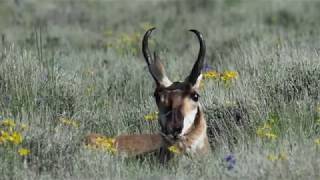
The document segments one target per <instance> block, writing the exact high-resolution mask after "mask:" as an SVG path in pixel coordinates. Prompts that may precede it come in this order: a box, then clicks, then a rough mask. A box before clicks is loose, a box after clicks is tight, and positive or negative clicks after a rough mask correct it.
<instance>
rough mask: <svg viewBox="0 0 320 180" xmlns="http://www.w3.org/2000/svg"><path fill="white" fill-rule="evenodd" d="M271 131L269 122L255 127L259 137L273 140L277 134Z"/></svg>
mask: <svg viewBox="0 0 320 180" xmlns="http://www.w3.org/2000/svg"><path fill="white" fill-rule="evenodd" d="M272 131H273V130H272V125H271V124H270V123H264V124H263V125H262V126H261V127H259V128H258V129H257V131H256V133H257V135H258V137H260V138H266V139H269V140H275V139H277V137H278V136H277V135H276V134H275V133H273V132H272Z"/></svg>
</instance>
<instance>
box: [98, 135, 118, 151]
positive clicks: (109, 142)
mask: <svg viewBox="0 0 320 180" xmlns="http://www.w3.org/2000/svg"><path fill="white" fill-rule="evenodd" d="M114 142H115V139H113V138H108V137H98V138H97V140H96V145H97V146H98V147H99V148H101V149H103V150H106V151H108V152H110V153H115V152H116V151H117V150H116V148H115V147H114Z"/></svg>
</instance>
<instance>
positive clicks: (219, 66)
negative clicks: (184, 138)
mask: <svg viewBox="0 0 320 180" xmlns="http://www.w3.org/2000/svg"><path fill="white" fill-rule="evenodd" d="M319 9H320V1H317V0H312V1H311V0H310V1H309V0H305V1H302V0H301V1H299V0H269V1H265V0H255V1H254V0H198V1H194V0H185V1H183V0H131V1H129V0H118V1H116V0H65V1H62V0H59V1H58V0H57V1H54V0H12V1H10V0H1V1H0V179H10V180H11V179H112V180H114V179H115V180H117V179H150V180H151V179H153V180H157V179H159V180H160V179H161V180H169V179H197V180H198V179H320V36H319V34H320V21H319V19H320V11H319ZM151 27H157V30H155V31H154V32H153V34H152V38H151V40H150V48H151V49H152V50H153V51H157V52H158V53H159V54H160V58H161V60H162V62H163V63H164V65H165V67H166V71H167V73H168V76H169V77H170V79H171V80H172V81H182V80H184V78H185V77H186V76H187V75H188V74H189V73H190V70H191V68H192V66H193V63H194V62H195V60H196V58H197V54H198V49H199V43H198V41H197V39H196V37H195V36H194V34H192V33H191V32H188V31H187V30H188V29H197V30H199V31H200V32H202V34H203V36H204V38H205V41H206V44H207V54H206V67H207V70H206V71H205V72H204V73H205V74H206V75H205V79H204V80H203V82H202V85H201V91H200V96H201V97H200V102H201V104H202V107H203V110H204V112H205V117H206V121H207V124H208V129H207V131H208V136H209V138H210V145H211V148H212V152H211V153H210V155H209V156H208V157H205V158H203V159H201V158H200V159H199V158H192V157H187V156H182V155H179V154H177V155H176V156H175V158H174V159H172V161H170V162H169V163H168V164H166V165H161V164H160V163H159V161H158V159H157V157H156V156H154V155H152V154H151V155H146V156H142V157H138V158H121V157H117V156H115V155H113V153H110V152H108V151H106V150H103V149H94V148H90V147H87V146H85V145H84V144H83V138H84V137H85V136H86V135H87V134H89V133H101V134H104V135H105V136H107V137H111V138H112V137H115V136H117V135H120V134H139V133H153V132H158V131H159V124H158V121H157V120H156V118H154V114H155V112H156V111H157V107H156V104H155V100H154V98H153V92H154V88H155V83H154V81H153V79H152V77H151V75H150V74H149V72H148V69H147V66H146V63H145V61H144V59H143V56H142V53H141V40H142V37H143V34H144V33H145V31H146V30H147V29H149V28H151ZM228 74H229V75H230V78H223V77H225V76H226V75H228ZM230 159H231V160H230Z"/></svg>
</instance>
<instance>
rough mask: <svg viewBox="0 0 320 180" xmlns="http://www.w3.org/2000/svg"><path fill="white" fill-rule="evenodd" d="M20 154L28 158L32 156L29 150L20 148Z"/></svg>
mask: <svg viewBox="0 0 320 180" xmlns="http://www.w3.org/2000/svg"><path fill="white" fill-rule="evenodd" d="M18 153H19V155H20V156H27V155H29V154H30V150H29V149H26V148H20V149H19V150H18Z"/></svg>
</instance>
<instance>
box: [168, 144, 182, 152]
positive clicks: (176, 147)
mask: <svg viewBox="0 0 320 180" xmlns="http://www.w3.org/2000/svg"><path fill="white" fill-rule="evenodd" d="M168 150H169V151H170V152H172V153H174V154H181V153H182V151H181V149H180V148H179V147H178V146H176V145H173V146H170V147H169V148H168Z"/></svg>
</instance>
